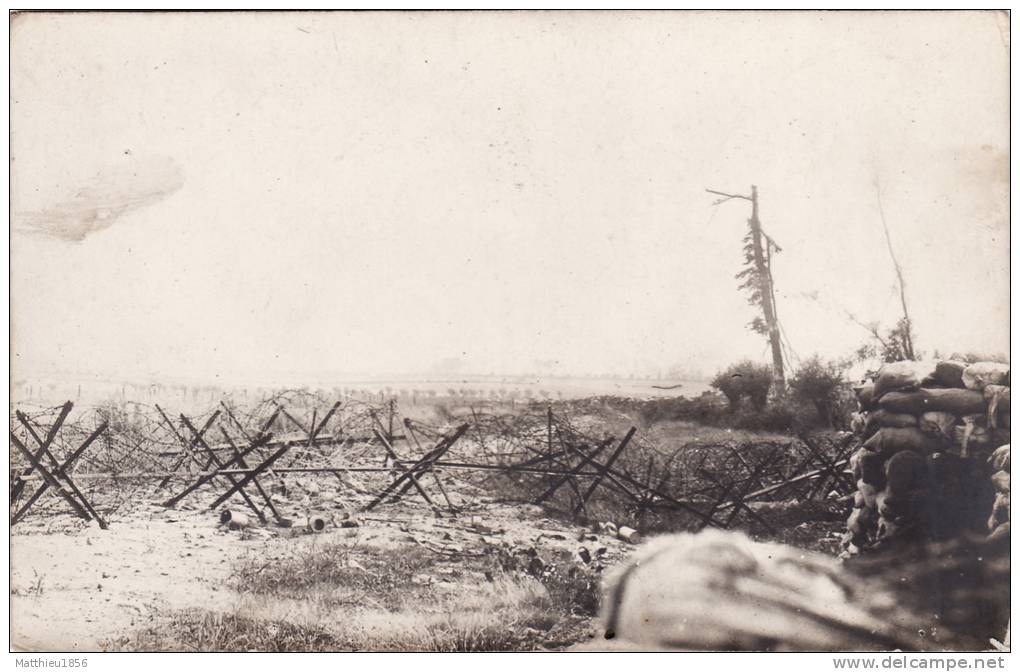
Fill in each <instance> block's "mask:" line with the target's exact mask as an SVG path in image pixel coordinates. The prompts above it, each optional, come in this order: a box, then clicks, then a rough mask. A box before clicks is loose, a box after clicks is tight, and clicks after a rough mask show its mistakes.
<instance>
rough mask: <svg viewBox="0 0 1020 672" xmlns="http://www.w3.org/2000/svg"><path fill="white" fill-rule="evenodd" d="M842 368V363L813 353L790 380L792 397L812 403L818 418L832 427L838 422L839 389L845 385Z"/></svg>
mask: <svg viewBox="0 0 1020 672" xmlns="http://www.w3.org/2000/svg"><path fill="white" fill-rule="evenodd" d="M843 370H844V365H843V364H841V363H839V362H823V361H822V359H821V358H820V357H819V356H818V355H815V356H813V357H811V358H810V359H808V360H807V361H805V362H804V363H803V364H802V365H801V367H800V368H799V369H798V370H797V374H796V375H795V376H794V377H793V378H792V379H791V380H790V391H791V392H792V393H793V396H794V398H795V399H797V400H798V401H801V402H803V403H806V404H811V405H813V406H814V407H815V410H816V411H817V413H818V417H819V419H821V420H822V421H823V422H825V423H826V424H828V425H830V426H833V427H835V426H836V425H837V424H838V420H837V418H836V406H837V403H838V400H839V398H840V391H841V389H842V388H843V387H844V386H845V385H846V381H845V380H844V379H843Z"/></svg>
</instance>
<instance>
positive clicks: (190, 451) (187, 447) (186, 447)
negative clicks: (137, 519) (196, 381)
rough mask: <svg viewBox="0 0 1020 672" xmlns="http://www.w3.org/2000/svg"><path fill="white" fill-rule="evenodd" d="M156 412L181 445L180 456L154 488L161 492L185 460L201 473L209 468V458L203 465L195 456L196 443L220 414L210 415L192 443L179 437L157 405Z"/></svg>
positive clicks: (217, 411) (179, 434) (217, 412)
mask: <svg viewBox="0 0 1020 672" xmlns="http://www.w3.org/2000/svg"><path fill="white" fill-rule="evenodd" d="M156 410H157V411H159V414H160V416H162V418H163V422H164V423H165V425H166V427H167V428H168V429H169V430H170V432H171V433H172V434H173V435H174V437H175V438H176V439H177V441H178V443H180V444H181V451H182V452H181V454H180V455H179V456H178V457H177V459H176V460H175V461H174V463H173V465H171V467H170V469H169V470H168V471H169V473H168V474H167V475H166V476H165V477H164V478H163V480H162V481H160V482H159V485H158V486H156V489H157V490H162V489H163V488H165V487H166V486H167V484H169V483H170V479H171V478H173V476H174V475H175V474H176V473H177V470H178V469H180V468H181V467H182V466H183V465H184V462H185V461H186V460H189V459H190V460H191V461H192V462H194V463H195V464H196V465H198V467H199V469H201V470H202V471H205V470H206V469H208V468H209V466H210V465H211V463H212V460H211V459H209V457H208V456H207V458H206V462H205V463H204V464H203V463H202V461H201V460H200V459H199V458H198V456H197V455H196V454H195V448H196V447H197V445H198V444H197V442H198V441H200V440H201V439H202V436H203V435H204V434H205V433H206V432H207V431H209V428H210V427H212V424H213V423H214V422H216V418H217V417H219V414H220V412H219V409H217V410H216V411H215V412H214V413H213V414H212V415H210V416H209V418H208V419H207V420H206V421H205V424H204V425H203V426H202V430H201V431H200V432H198V433H197V435H196V436H195V438H194V439H192V441H190V442H189V441H188V440H187V439H185V438H184V437H183V436H181V433H180V432H178V431H177V428H176V427H175V426H174V423H173V422H172V421H171V420H170V418H169V417H167V414H166V413H165V412H164V411H163V409H162V408H160V407H159V404H156ZM181 417H182V418H183V417H184V415H183V414H182V415H181Z"/></svg>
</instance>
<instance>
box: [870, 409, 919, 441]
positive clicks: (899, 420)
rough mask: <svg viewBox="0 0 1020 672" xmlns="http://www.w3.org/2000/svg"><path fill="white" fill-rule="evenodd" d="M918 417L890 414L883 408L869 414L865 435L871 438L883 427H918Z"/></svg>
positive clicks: (905, 414)
mask: <svg viewBox="0 0 1020 672" xmlns="http://www.w3.org/2000/svg"><path fill="white" fill-rule="evenodd" d="M916 426H917V416H914V415H911V414H909V413H890V412H889V411H884V410H882V409H881V408H880V409H878V410H877V411H872V412H871V413H868V419H867V422H866V424H865V425H864V434H865V435H866V436H870V435H871V434H874V433H875V432H877V431H878V430H879V429H881V428H883V427H916Z"/></svg>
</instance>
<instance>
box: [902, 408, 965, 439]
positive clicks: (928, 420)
mask: <svg viewBox="0 0 1020 672" xmlns="http://www.w3.org/2000/svg"><path fill="white" fill-rule="evenodd" d="M911 417H913V416H911ZM955 425H956V416H955V415H953V414H952V413H946V412H945V411H928V412H927V413H923V414H922V415H921V417H920V418H918V419H917V427H918V429H920V430H921V431H922V432H924V433H925V434H931V435H933V436H937V437H939V438H943V439H945V440H947V441H952V440H953V438H954V437H955V435H954V433H953V428H954V426H955Z"/></svg>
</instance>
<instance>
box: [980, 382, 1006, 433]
mask: <svg viewBox="0 0 1020 672" xmlns="http://www.w3.org/2000/svg"><path fill="white" fill-rule="evenodd" d="M984 397H985V401H986V402H988V426H989V427H991V428H992V429H995V428H996V427H998V424H999V413H1000V412H1001V413H1005V414H1009V388H1008V387H1006V386H1005V385H985V389H984Z"/></svg>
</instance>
